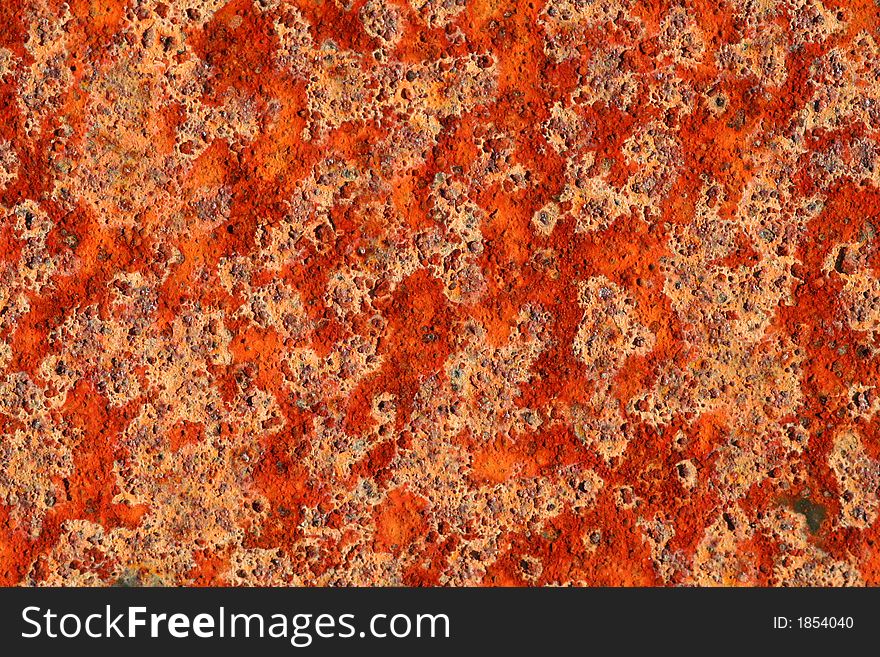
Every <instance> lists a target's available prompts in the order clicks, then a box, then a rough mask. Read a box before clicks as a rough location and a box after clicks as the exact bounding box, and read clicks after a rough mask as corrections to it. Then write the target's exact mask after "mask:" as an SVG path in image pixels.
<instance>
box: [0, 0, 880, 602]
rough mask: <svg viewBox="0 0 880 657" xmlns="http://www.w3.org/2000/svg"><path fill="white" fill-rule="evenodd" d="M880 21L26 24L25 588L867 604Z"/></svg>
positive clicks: (873, 567) (506, 3)
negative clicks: (819, 593) (649, 591)
mask: <svg viewBox="0 0 880 657" xmlns="http://www.w3.org/2000/svg"><path fill="white" fill-rule="evenodd" d="M878 27H880V14H878V6H877V4H876V3H875V2H874V1H873V0H822V1H819V0H786V1H784V2H773V1H769V0H722V1H716V0H695V1H693V2H683V3H679V2H660V1H657V2H654V1H636V0H546V1H545V0H534V1H533V0H442V1H441V0H366V1H365V0H352V1H351V2H348V3H347V4H344V3H342V2H340V1H339V0H311V1H310V0H296V1H295V2H285V1H283V0H256V1H252V0H232V1H231V2H228V3H224V1H223V0H181V1H179V2H178V1H176V0H168V1H167V2H154V1H152V0H130V1H119V0H69V1H68V2H66V3H65V2H61V1H60V0H28V1H26V2H19V1H17V0H0V436H2V438H0V582H2V583H5V584H24V585H45V584H63V585H80V584H88V585H91V584H97V585H104V584H112V583H119V584H126V585H129V584H152V583H164V584H176V585H183V584H196V585H205V584H228V585H267V584H269V585H288V584H296V585H299V584H307V585H311V584H332V585H346V584H406V585H462V584H489V585H508V584H512V585H527V584H537V585H546V584H588V585H677V584H685V585H687V584H697V585H713V584H727V585H732V584H745V585H784V584H785V585H815V584H822V585H843V584H846V585H852V584H856V585H858V584H875V585H876V584H880V550H878V540H880V524H878V511H880V498H878V493H880V433H878V427H880V413H878V411H880V389H878V385H880V376H878V364H880V353H878V350H880V342H878V340H880V249H878V244H880V242H878V240H880V237H878V235H877V231H878V230H880V146H878V141H877V140H878V135H880V82H878V80H880V45H878V40H880V33H878Z"/></svg>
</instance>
